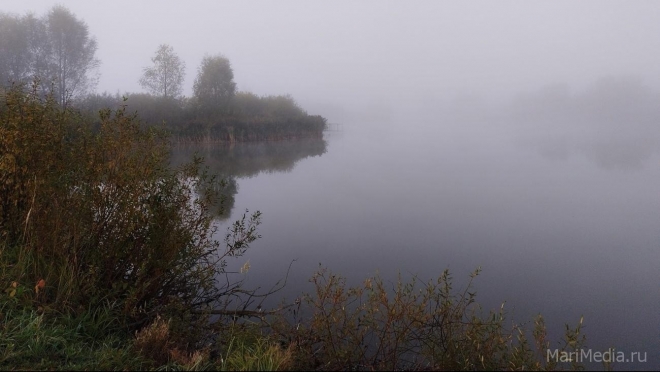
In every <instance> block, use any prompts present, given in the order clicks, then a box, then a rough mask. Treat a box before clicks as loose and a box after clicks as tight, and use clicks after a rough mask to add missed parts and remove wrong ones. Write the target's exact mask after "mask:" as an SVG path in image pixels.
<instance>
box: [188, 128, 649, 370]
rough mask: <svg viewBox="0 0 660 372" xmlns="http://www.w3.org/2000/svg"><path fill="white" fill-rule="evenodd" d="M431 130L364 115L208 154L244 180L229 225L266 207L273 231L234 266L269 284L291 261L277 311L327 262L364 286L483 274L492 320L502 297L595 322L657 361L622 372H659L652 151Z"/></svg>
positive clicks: (579, 136)
mask: <svg viewBox="0 0 660 372" xmlns="http://www.w3.org/2000/svg"><path fill="white" fill-rule="evenodd" d="M420 122H421V123H420ZM420 122H414V123H411V122H406V121H404V120H396V119H392V120H390V121H387V122H384V121H382V120H380V121H375V120H374V121H368V120H362V121H358V120H356V121H352V122H344V123H343V126H342V130H340V131H338V132H328V133H326V135H325V142H323V141H309V140H307V141H300V142H296V141H293V142H281V143H268V144H248V145H236V146H234V148H232V149H228V148H222V149H220V148H217V149H216V148H214V149H209V148H206V149H204V150H200V152H201V153H202V154H203V155H204V154H205V155H206V156H207V157H208V158H209V162H210V163H211V164H212V166H211V169H212V170H214V171H216V172H217V173H221V174H224V175H231V176H234V177H235V181H236V185H237V187H236V190H235V191H236V193H235V195H234V200H233V201H232V204H233V209H232V211H231V218H230V219H229V220H226V222H223V223H224V224H225V225H226V224H228V223H229V221H231V220H235V219H237V218H239V217H240V215H241V214H242V212H243V211H245V209H249V210H250V211H256V210H259V211H261V212H262V213H263V224H262V225H261V227H260V229H259V232H260V234H261V235H262V236H263V238H262V239H260V240H258V241H256V242H255V243H253V244H252V247H251V249H250V251H249V252H248V254H247V255H246V256H245V257H242V258H240V259H239V260H238V261H237V263H236V265H239V266H240V265H242V264H243V263H244V262H245V261H247V260H249V262H250V265H251V269H250V271H249V273H248V274H247V283H246V284H247V286H248V287H262V288H264V289H267V288H270V287H271V285H272V284H273V283H274V282H275V281H277V280H279V279H281V278H283V277H284V275H285V274H286V271H287V268H288V267H289V264H290V263H291V261H292V260H295V262H294V263H293V265H292V267H291V272H290V274H289V280H288V284H287V286H286V288H285V289H284V290H282V291H281V292H279V294H278V295H277V296H276V297H277V298H273V301H272V303H277V302H279V300H280V299H281V298H282V297H286V298H287V299H288V300H293V299H294V298H296V297H297V296H299V295H300V293H302V292H304V291H311V289H312V288H311V285H310V283H309V282H308V279H309V277H310V276H311V275H312V273H313V272H314V271H315V270H316V269H317V268H318V267H319V264H321V265H323V266H325V267H328V268H329V269H331V270H332V271H333V272H335V273H338V274H341V275H343V276H345V277H347V278H348V279H349V281H350V282H352V283H359V282H361V281H362V280H363V279H364V278H365V277H367V276H369V275H374V274H376V273H380V275H381V276H383V277H384V278H385V279H387V280H396V276H397V275H398V274H399V273H401V275H402V276H403V277H404V278H406V277H410V276H412V275H416V276H418V277H419V278H420V279H423V280H430V279H434V278H436V277H437V276H439V275H440V274H441V273H442V271H443V270H444V269H447V268H448V269H449V270H450V271H451V273H452V274H453V277H454V278H455V284H456V285H455V288H457V289H458V288H462V286H463V285H464V284H465V283H466V282H467V279H468V274H469V273H470V272H472V271H473V270H474V269H475V268H477V267H479V266H480V267H481V268H482V269H483V272H482V274H481V275H480V276H479V277H478V278H477V279H476V282H475V288H476V290H477V293H478V294H477V299H478V301H479V303H481V304H482V305H483V307H484V310H485V311H487V310H490V309H497V308H499V307H500V305H501V304H502V302H505V309H507V311H508V314H509V317H510V318H509V319H513V320H514V321H516V322H520V323H525V322H529V323H531V321H532V320H533V317H534V316H535V315H536V314H538V313H542V314H543V315H544V317H545V319H546V323H547V325H548V329H549V334H550V335H549V336H550V339H554V340H559V338H560V336H561V335H562V334H563V329H564V324H566V323H568V324H569V325H571V326H575V325H576V324H577V322H578V321H579V319H580V316H582V315H583V316H584V325H585V327H584V333H585V334H586V335H587V346H588V347H590V348H593V349H600V350H605V349H607V348H608V347H616V348H617V350H618V351H624V352H633V351H638V352H642V353H644V352H645V353H647V360H648V362H647V363H642V364H638V365H635V366H633V365H630V364H617V365H616V368H617V369H630V368H633V367H634V368H642V369H655V368H658V367H660V312H659V311H658V309H659V308H660V291H658V286H659V285H660V249H659V248H660V228H659V227H660V195H659V190H660V188H659V187H658V186H659V185H660V167H658V164H660V163H659V161H660V156H659V154H658V151H657V148H656V147H654V143H650V144H649V143H647V142H648V141H647V142H645V143H646V145H644V146H642V147H643V148H641V150H640V146H641V145H636V144H637V143H638V142H639V141H636V140H635V138H634V137H633V138H624V139H621V138H617V137H607V136H605V137H603V138H600V137H599V138H595V137H594V136H593V135H591V134H590V133H591V132H588V131H587V132H586V133H578V132H580V131H579V130H578V131H573V132H570V133H569V134H565V133H564V134H562V135H557V133H541V134H539V132H538V131H529V132H526V131H525V130H524V128H523V129H521V128H517V127H512V128H507V129H506V130H503V129H502V128H501V127H497V126H495V125H477V126H460V125H449V126H443V127H442V128H443V129H439V128H438V125H436V124H434V123H433V121H430V120H429V121H428V123H427V122H426V121H422V120H420ZM524 133H529V134H524ZM532 133H534V135H532ZM642 137H644V136H642ZM223 164H224V165H223ZM232 164H233V165H232ZM237 164H242V165H241V166H238V165H237ZM223 231H224V230H221V233H222V232H223ZM218 238H219V239H222V235H218ZM530 325H531V324H530ZM596 367H598V366H596Z"/></svg>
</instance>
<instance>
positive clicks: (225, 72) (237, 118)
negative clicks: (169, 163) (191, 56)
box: [0, 5, 326, 142]
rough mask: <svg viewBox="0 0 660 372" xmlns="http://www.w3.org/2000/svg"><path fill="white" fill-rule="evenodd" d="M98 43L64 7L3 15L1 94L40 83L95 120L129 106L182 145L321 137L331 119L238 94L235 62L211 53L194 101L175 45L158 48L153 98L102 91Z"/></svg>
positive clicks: (150, 88)
mask: <svg viewBox="0 0 660 372" xmlns="http://www.w3.org/2000/svg"><path fill="white" fill-rule="evenodd" d="M97 48H98V45H97V42H96V39H95V38H94V37H93V36H92V35H90V33H89V28H88V26H87V24H86V23H85V22H84V21H83V20H81V19H78V18H77V17H76V16H75V15H74V14H73V13H71V11H69V10H68V9H67V8H65V7H63V6H61V5H57V6H55V7H53V8H52V9H51V10H50V11H48V12H47V13H46V14H45V15H44V16H42V17H37V16H35V15H34V14H31V13H29V14H26V15H23V16H18V15H11V14H3V13H0V83H1V84H2V87H1V88H0V89H2V90H7V88H8V87H9V86H11V85H12V84H23V85H25V86H29V85H30V84H31V83H33V82H38V84H37V85H38V86H39V89H40V90H41V93H42V96H44V97H45V96H46V95H47V94H53V96H54V97H56V99H57V102H58V103H59V104H60V106H62V107H64V106H75V107H77V108H79V109H80V110H81V111H83V112H86V113H88V114H89V115H90V116H95V115H97V113H98V112H99V111H100V110H102V109H104V108H108V107H111V108H117V107H119V106H128V108H129V110H130V111H132V112H139V113H140V117H141V118H142V120H143V121H144V122H145V123H147V124H151V125H160V124H162V123H165V126H166V128H167V129H168V130H169V131H170V132H171V133H172V134H173V135H174V138H175V139H178V140H181V141H205V142H212V141H230V142H233V141H255V140H275V139H289V138H301V137H321V136H322V132H323V130H324V129H325V127H326V120H325V118H323V117H321V116H318V115H316V116H315V115H308V114H307V112H306V111H305V110H303V109H302V108H301V107H300V106H299V105H298V104H297V103H296V102H295V101H294V100H293V98H292V97H290V96H288V95H286V96H266V97H260V96H257V95H255V94H252V93H249V92H237V91H236V83H235V82H234V73H233V70H232V68H231V63H230V61H229V59H227V58H226V57H225V56H223V55H221V54H216V55H206V56H204V58H203V59H202V62H201V64H200V66H199V68H198V70H197V77H196V79H195V82H194V85H193V95H192V97H186V96H184V95H183V94H182V92H183V81H184V78H185V74H186V71H185V70H186V65H185V62H184V61H183V60H182V59H181V58H180V57H179V56H178V55H177V54H176V53H175V51H174V49H173V48H172V46H170V45H168V44H161V45H160V46H158V48H157V50H156V52H155V54H154V56H153V58H152V59H151V65H150V66H147V67H145V68H144V69H143V73H142V76H141V78H140V80H139V83H140V85H141V86H142V87H143V88H144V89H145V90H146V91H147V92H148V93H125V94H123V95H119V94H116V95H110V94H108V93H102V94H99V93H96V92H95V88H96V85H97V82H98V76H99V73H98V67H99V64H100V61H99V60H98V59H97V58H96V57H95V54H96V50H97Z"/></svg>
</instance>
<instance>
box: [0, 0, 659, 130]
mask: <svg viewBox="0 0 660 372" xmlns="http://www.w3.org/2000/svg"><path fill="white" fill-rule="evenodd" d="M54 4H55V2H53V1H32V0H28V1H20V2H19V1H11V0H3V1H2V2H0V11H3V12H10V13H18V14H24V13H25V12H28V11H32V12H35V13H36V14H38V15H39V14H43V13H44V12H46V11H47V10H48V9H49V8H51V7H52V6H53V5H54ZM62 5H64V6H66V7H67V8H69V9H70V10H71V11H72V12H73V13H74V14H75V15H76V16H78V17H79V18H80V19H82V20H84V21H85V22H87V24H88V26H89V30H90V34H91V35H93V36H95V37H96V39H97V41H98V46H99V48H98V53H97V57H98V58H99V60H100V61H101V67H100V72H101V76H100V81H99V85H98V90H99V91H108V92H110V93H115V92H120V93H121V92H125V91H131V92H133V91H139V90H140V87H139V84H138V80H139V78H140V76H141V73H142V70H143V68H144V67H146V66H147V65H148V64H149V62H150V58H151V57H152V56H153V53H154V52H155V50H156V48H157V47H158V45H160V44H163V43H167V44H169V45H171V46H172V47H173V48H174V50H175V51H176V52H177V53H178V54H179V55H180V56H181V57H182V59H183V60H184V61H185V63H186V66H187V74H186V77H185V81H186V83H185V84H184V94H188V95H189V94H190V93H191V90H192V82H193V79H194V76H195V73H196V69H197V67H198V66H199V64H200V62H201V60H202V58H203V57H204V55H205V54H216V53H221V54H223V55H225V56H227V57H228V58H229V60H230V61H231V63H232V67H233V68H234V72H235V81H236V82H237V84H238V89H239V90H248V91H252V92H254V93H257V94H283V93H288V94H291V95H292V96H293V97H294V98H296V100H298V101H299V102H300V103H301V104H302V105H303V106H304V107H305V108H307V109H308V110H311V111H314V112H316V113H319V114H321V115H325V116H327V117H328V118H329V119H330V120H331V121H332V120H335V121H336V120H340V121H341V120H344V119H345V118H346V115H348V114H349V113H351V114H355V113H356V112H355V111H357V112H358V113H360V114H362V115H366V116H375V117H378V116H379V115H394V114H402V115H407V114H408V113H409V111H417V110H428V109H429V108H437V107H443V106H452V105H453V103H454V102H455V101H456V100H461V99H463V98H465V97H472V98H475V99H479V100H482V101H484V102H486V103H488V104H497V105H502V104H508V103H509V101H510V100H511V99H513V97H515V96H516V95H517V94H524V92H535V91H538V90H539V89H543V88H542V87H546V86H548V85H552V86H557V85H561V86H564V87H565V88H566V89H568V90H569V91H573V90H577V91H578V92H579V91H582V90H584V89H591V90H597V89H598V85H597V82H598V81H599V80H600V79H602V78H607V77H614V78H618V77H621V76H625V77H633V78H635V79H639V80H641V82H642V83H643V84H648V85H649V86H651V87H654V88H658V87H659V86H660V78H658V74H657V66H659V65H660V55H658V52H657V51H658V50H660V38H659V37H658V36H657V35H660V24H659V23H658V22H657V19H658V15H660V4H656V3H653V2H634V3H628V2H626V3H624V2H612V1H598V2H596V1H585V2H572V1H553V2H543V3H527V2H513V1H499V2H486V1H482V2H470V3H462V2H435V1H427V2H415V3H414V4H409V3H408V2H403V1H396V2H389V1H388V2H382V1H362V2H349V1H345V2H332V3H315V2H306V1H280V2H276V3H268V2H266V3H262V2H259V3H256V2H243V1H227V2H225V1H223V2H214V1H194V2H189V3H181V2H179V1H140V2H138V3H136V2H132V1H124V0H119V1H112V2H94V3H92V2H87V1H66V2H64V3H63V4H62ZM593 93H595V92H593ZM548 94H549V93H548ZM558 94H559V93H558ZM534 97H535V100H539V99H540V100H542V99H543V94H542V93H539V94H535V95H534ZM548 99H551V97H548ZM353 116H355V115H353Z"/></svg>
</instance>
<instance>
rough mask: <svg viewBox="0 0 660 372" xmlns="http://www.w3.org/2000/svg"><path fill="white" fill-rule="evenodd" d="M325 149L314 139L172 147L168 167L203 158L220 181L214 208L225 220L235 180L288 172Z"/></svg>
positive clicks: (320, 140) (323, 144)
mask: <svg viewBox="0 0 660 372" xmlns="http://www.w3.org/2000/svg"><path fill="white" fill-rule="evenodd" d="M326 146H327V144H326V142H325V140H323V139H317V138H305V139H297V140H286V141H268V142H242V143H241V142H238V143H233V144H212V145H206V144H199V145H194V144H186V145H175V146H174V148H173V149H172V158H171V163H172V165H174V166H176V165H180V164H184V163H186V162H189V161H191V160H192V159H193V156H194V155H195V154H197V155H198V156H201V157H203V158H204V164H205V165H206V166H208V170H209V173H210V174H214V175H216V176H217V177H218V179H222V180H223V181H222V182H218V183H217V185H216V187H217V189H218V191H220V195H221V196H222V199H223V201H222V204H221V205H220V206H218V216H219V217H220V218H221V219H226V218H229V217H230V214H231V210H232V208H233V207H234V196H235V195H236V193H237V192H238V184H237V182H236V179H237V178H244V177H254V176H256V175H258V174H259V173H262V172H266V173H272V172H291V171H292V170H293V168H294V166H295V164H296V163H297V162H298V161H299V160H302V159H305V158H307V157H310V156H321V155H323V154H324V153H325V152H326Z"/></svg>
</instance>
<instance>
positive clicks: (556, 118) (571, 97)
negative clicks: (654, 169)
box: [510, 77, 660, 169]
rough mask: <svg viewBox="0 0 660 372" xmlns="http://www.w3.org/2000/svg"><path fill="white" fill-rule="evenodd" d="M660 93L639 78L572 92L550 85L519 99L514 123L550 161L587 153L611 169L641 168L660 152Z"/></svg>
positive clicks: (601, 82) (613, 80)
mask: <svg viewBox="0 0 660 372" xmlns="http://www.w3.org/2000/svg"><path fill="white" fill-rule="evenodd" d="M658 102H660V93H658V92H656V91H654V90H652V89H650V88H649V87H647V86H645V85H644V84H643V83H642V82H641V80H639V79H635V78H628V77H622V78H605V79H601V80H599V81H598V82H596V83H595V84H593V85H591V86H590V87H588V88H587V89H586V90H585V91H583V92H580V93H575V94H571V92H570V91H569V89H568V87H566V86H553V87H546V88H544V89H541V90H539V91H537V92H535V93H530V94H527V95H524V96H521V97H519V99H518V100H517V102H515V103H514V104H513V105H512V107H511V109H512V111H511V113H512V116H511V118H510V120H511V121H513V122H517V123H518V124H520V129H521V131H520V134H521V136H522V137H523V138H525V141H528V142H529V144H531V145H533V146H535V147H536V148H537V149H538V150H539V152H540V153H541V154H542V155H544V156H547V157H550V158H555V159H565V158H567V157H568V156H569V155H571V154H582V155H584V156H585V157H586V158H587V159H589V160H591V161H593V162H594V163H596V165H598V166H599V167H602V168H606V169H637V168H641V167H642V166H643V165H644V163H645V162H646V161H647V160H648V159H649V158H650V157H651V156H652V155H653V154H654V153H656V152H659V151H660V126H658V123H660V106H658Z"/></svg>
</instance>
